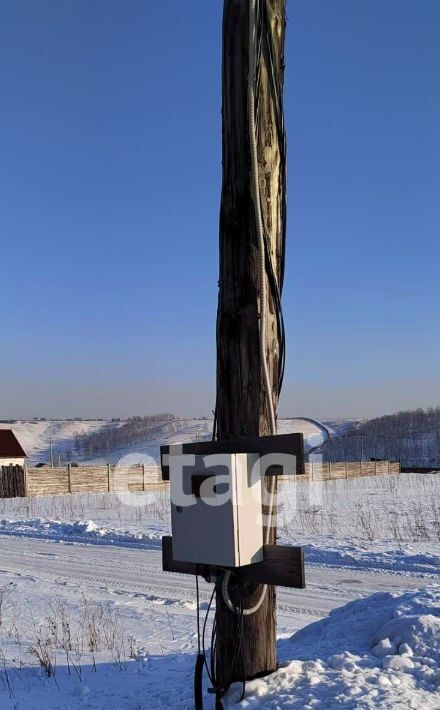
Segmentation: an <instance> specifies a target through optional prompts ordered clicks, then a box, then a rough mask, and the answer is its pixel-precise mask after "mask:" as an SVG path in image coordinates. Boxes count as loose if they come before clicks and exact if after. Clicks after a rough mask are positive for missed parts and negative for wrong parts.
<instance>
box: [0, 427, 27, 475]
mask: <svg viewBox="0 0 440 710" xmlns="http://www.w3.org/2000/svg"><path fill="white" fill-rule="evenodd" d="M25 459H26V453H25V451H24V450H23V449H22V447H21V445H20V443H19V441H18V439H17V437H16V436H15V434H14V432H13V431H12V429H0V466H11V465H12V466H24V462H25Z"/></svg>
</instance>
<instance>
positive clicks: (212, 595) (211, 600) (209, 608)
mask: <svg viewBox="0 0 440 710" xmlns="http://www.w3.org/2000/svg"><path fill="white" fill-rule="evenodd" d="M214 594H215V586H214V589H213V590H212V594H211V598H210V600H209V604H208V609H207V610H206V615H205V621H204V623H203V632H202V653H203V657H204V659H205V667H206V672H207V674H208V678H209V680H210V682H211V685H212V687H213V688H214V690H215V682H214V679H213V677H212V675H211V672H210V669H209V668H208V662H207V660H206V648H205V634H206V624H207V622H208V616H209V612H210V611H211V606H212V602H213V599H214Z"/></svg>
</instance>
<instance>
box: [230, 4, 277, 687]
mask: <svg viewBox="0 0 440 710" xmlns="http://www.w3.org/2000/svg"><path fill="white" fill-rule="evenodd" d="M260 7H261V8H262V9H263V10H264V12H265V13H267V14H266V15H265V20H264V23H265V27H266V28H267V27H269V28H270V32H266V34H265V37H264V39H265V40H267V38H268V36H269V35H271V37H270V42H271V46H272V50H273V57H272V59H273V62H272V64H271V67H272V74H271V76H272V77H274V81H275V82H276V86H277V94H278V97H282V89H283V73H284V34H285V0H264V2H262V3H260ZM248 28H249V3H248V2H245V1H244V0H225V3H224V15H223V184H222V196H221V208H220V281H219V286H220V288H219V302H218V314H217V404H216V415H217V438H218V439H219V440H229V439H236V438H239V437H243V436H253V437H255V436H264V435H267V434H270V433H272V432H271V428H270V419H269V413H268V407H267V398H266V396H265V392H264V387H263V381H262V368H261V361H260V352H259V311H260V304H259V295H260V286H261V284H260V282H259V270H258V254H259V250H258V238H257V231H256V220H255V208H254V204H253V201H252V197H251V195H252V190H251V160H250V142H249V130H248V126H249V120H248V106H247V93H248V71H249V61H248V57H249V31H248ZM263 45H264V46H263ZM269 64H270V62H269V56H268V48H267V44H265V43H264V42H263V43H262V52H261V55H260V56H259V59H258V71H257V73H258V76H259V81H258V85H257V91H256V106H257V113H256V122H257V133H258V136H257V144H258V145H257V153H258V163H259V182H260V192H261V196H262V200H261V201H262V212H263V222H264V226H265V233H266V239H267V245H268V252H269V254H270V256H271V261H272V265H273V272H274V275H275V279H276V281H277V283H278V286H279V290H281V286H282V280H283V271H284V234H285V232H284V230H285V162H284V161H283V160H282V156H283V155H284V153H285V145H284V141H285V138H284V127H283V126H282V130H281V132H280V130H279V125H280V124H279V121H278V122H277V115H278V117H279V113H280V110H281V112H282V106H280V105H279V104H278V105H276V100H277V97H276V96H275V95H274V90H273V82H272V83H271V81H270V79H269ZM277 111H278V114H277ZM267 281H268V283H267V298H268V303H267V319H266V331H267V340H266V346H267V347H266V351H267V362H268V368H269V376H270V383H271V389H272V399H273V402H274V408H275V411H276V410H277V403H278V393H279V385H280V382H279V377H280V368H279V366H280V356H281V341H280V337H279V336H280V333H279V330H278V321H277V309H276V306H275V301H274V297H273V289H271V286H270V284H269V280H268V279H267ZM269 542H275V528H272V529H271V535H270V540H269ZM230 587H231V593H232V594H234V591H236V590H234V585H233V584H231V585H230ZM260 591H261V588H260V587H258V586H257V587H256V586H255V585H252V584H250V585H248V584H246V585H245V590H244V598H243V605H244V607H248V606H250V605H252V604H253V603H254V602H255V599H256V598H257V597H258V595H259V594H260ZM216 611H217V643H216V659H217V676H218V678H217V680H218V682H219V684H220V685H221V686H222V687H225V688H226V687H228V686H229V684H230V683H231V682H233V681H234V680H241V679H242V678H243V676H246V677H247V678H251V677H255V676H257V675H261V674H264V673H269V672H271V671H273V670H274V669H275V668H276V665H277V659H276V618H275V588H274V587H268V591H267V593H266V597H265V601H264V603H263V604H262V606H261V607H260V609H259V610H258V612H256V613H255V614H253V615H252V616H246V617H244V630H243V635H244V639H245V642H243V645H242V649H243V665H244V668H243V669H242V668H240V669H237V668H236V667H235V668H233V667H232V664H233V658H234V654H235V652H236V645H237V628H236V627H237V620H236V618H235V615H234V614H231V612H230V611H229V610H228V609H227V607H226V605H225V604H224V602H223V598H222V594H221V592H220V591H219V590H217V595H216Z"/></svg>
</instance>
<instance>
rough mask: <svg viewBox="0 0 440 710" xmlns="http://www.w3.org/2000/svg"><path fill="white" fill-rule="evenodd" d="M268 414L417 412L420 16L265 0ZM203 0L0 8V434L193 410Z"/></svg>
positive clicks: (205, 409)
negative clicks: (283, 346)
mask: <svg viewBox="0 0 440 710" xmlns="http://www.w3.org/2000/svg"><path fill="white" fill-rule="evenodd" d="M287 7H288V20H289V22H288V37H287V47H286V84H285V112H286V125H287V133H288V149H289V152H288V161H289V162H288V172H289V180H288V250H287V269H286V285H285V292H284V298H283V302H284V310H285V318H286V327H287V338H288V340H287V371H286V381H285V385H284V391H283V396H282V401H281V407H280V412H281V413H282V414H284V415H301V414H303V415H309V416H316V417H323V418H325V417H337V416H369V415H374V414H377V413H381V412H385V411H386V412H389V411H394V410H397V409H400V408H407V407H413V406H419V405H420V406H429V405H435V404H438V403H440V369H439V366H438V360H439V352H440V336H439V328H438V310H439V301H440V285H439V279H438V272H439V263H440V262H439V227H440V200H439V194H440V133H439V130H438V126H439V125H440V93H439V89H438V77H439V75H440V45H439V42H438V36H439V32H440V4H439V3H438V0H331V1H330V0H298V1H297V2H293V1H292V0H289V1H288V4H287ZM221 14H222V2H221V0H210V1H209V2H206V0H203V1H202V0H188V2H186V3H182V2H181V0H179V1H177V0H170V1H169V2H167V3H151V2H146V1H145V0H130V2H129V3H124V2H121V0H117V1H116V0H94V2H90V1H89V0H39V1H38V2H35V1H34V0H4V1H3V2H2V3H1V5H0V85H1V87H2V95H1V105H0V158H1V160H0V239H1V262H2V268H1V275H2V276H1V293H2V321H3V328H2V336H3V338H2V340H3V344H2V347H1V348H0V365H1V366H0V405H1V406H0V416H2V417H9V416H16V417H29V416H34V415H40V416H54V417H55V416H60V417H63V416H75V415H83V416H116V415H120V416H125V415H129V414H142V413H150V412H154V411H158V410H168V411H173V412H175V413H177V414H182V415H183V414H188V415H204V414H209V412H210V410H211V409H212V407H213V401H214V388H215V315H216V299H217V274H218V211H219V197H220V182H221V152H220V151H221V144H220V128H221V126H220V118H221V116H220V108H221V107H220V96H221V93H220V91H221V87H220V61H221V56H220V52H221Z"/></svg>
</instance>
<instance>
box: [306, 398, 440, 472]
mask: <svg viewBox="0 0 440 710" xmlns="http://www.w3.org/2000/svg"><path fill="white" fill-rule="evenodd" d="M318 453H320V454H322V456H323V457H324V459H325V460H326V461H359V460H360V458H361V457H362V458H363V459H364V460H368V459H370V458H376V459H387V460H395V461H401V463H402V465H403V466H406V467H411V466H414V467H419V466H420V467H429V466H440V407H435V408H431V409H427V410H424V409H416V410H409V411H404V412H397V413H396V414H390V415H386V416H383V417H376V418H374V419H366V420H359V421H355V422H351V423H350V424H349V425H348V426H346V427H345V428H344V429H342V430H341V429H340V430H339V432H338V436H333V437H331V438H330V440H329V441H328V442H326V443H325V444H324V446H322V447H321V449H320V450H319V452H318Z"/></svg>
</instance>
